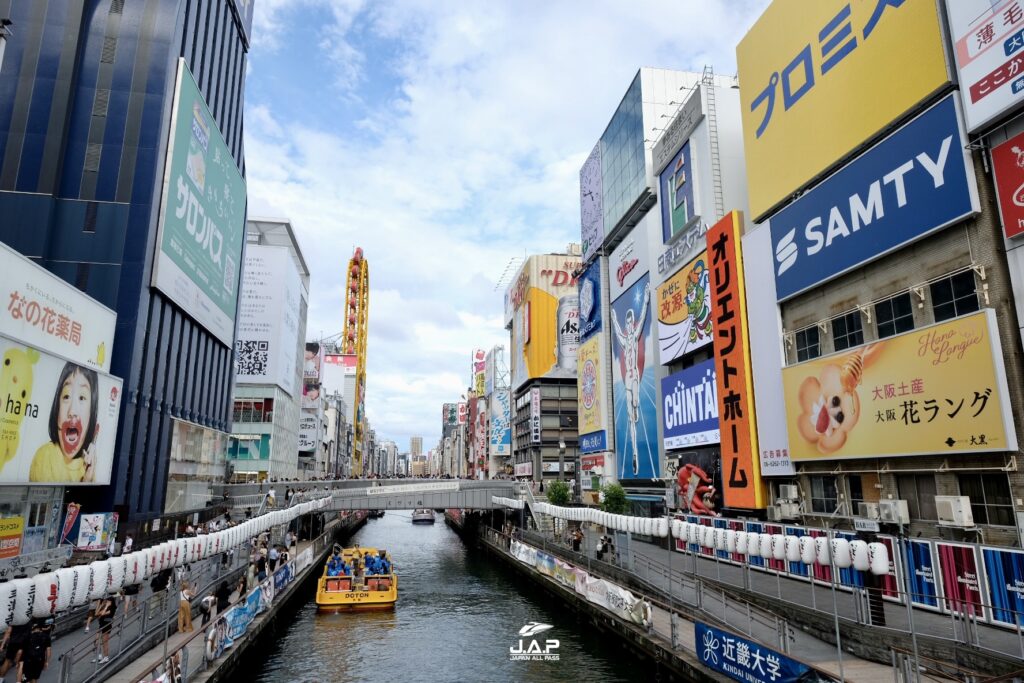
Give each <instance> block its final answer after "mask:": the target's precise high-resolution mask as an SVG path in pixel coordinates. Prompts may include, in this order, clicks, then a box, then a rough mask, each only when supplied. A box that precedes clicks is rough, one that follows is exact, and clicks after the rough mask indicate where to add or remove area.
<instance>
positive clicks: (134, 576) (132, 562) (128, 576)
mask: <svg viewBox="0 0 1024 683" xmlns="http://www.w3.org/2000/svg"><path fill="white" fill-rule="evenodd" d="M141 555H142V554H141V553H128V554H127V555H126V556H125V560H126V564H125V567H124V583H125V585H126V586H134V585H135V584H137V583H142V574H143V572H144V571H145V570H144V569H143V567H142V557H141Z"/></svg>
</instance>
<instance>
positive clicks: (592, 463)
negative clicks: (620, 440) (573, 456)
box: [580, 455, 604, 472]
mask: <svg viewBox="0 0 1024 683" xmlns="http://www.w3.org/2000/svg"><path fill="white" fill-rule="evenodd" d="M598 467H602V468H603V467H604V455H582V456H580V469H582V470H583V471H584V472H590V471H591V470H594V469H596V468H598Z"/></svg>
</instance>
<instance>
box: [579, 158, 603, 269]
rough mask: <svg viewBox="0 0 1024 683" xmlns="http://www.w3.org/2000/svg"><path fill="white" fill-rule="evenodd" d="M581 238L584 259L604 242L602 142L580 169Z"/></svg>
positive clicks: (587, 259)
mask: <svg viewBox="0 0 1024 683" xmlns="http://www.w3.org/2000/svg"><path fill="white" fill-rule="evenodd" d="M580 238H581V243H582V245H583V261H584V262H586V261H589V260H590V258H591V257H592V256H593V255H594V254H596V253H597V250H598V249H600V248H601V243H602V242H604V185H603V183H602V181H601V143H600V142H598V143H597V144H596V145H594V150H593V151H592V152H591V153H590V156H589V157H587V160H586V161H584V162H583V168H581V169H580Z"/></svg>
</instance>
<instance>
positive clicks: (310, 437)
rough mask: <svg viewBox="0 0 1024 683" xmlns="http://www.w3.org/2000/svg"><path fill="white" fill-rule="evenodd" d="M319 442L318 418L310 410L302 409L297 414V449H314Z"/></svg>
mask: <svg viewBox="0 0 1024 683" xmlns="http://www.w3.org/2000/svg"><path fill="white" fill-rule="evenodd" d="M319 442H320V419H319V417H317V414H316V413H315V412H312V411H308V410H303V411H302V412H301V413H300V416H299V450H300V451H307V452H308V451H315V450H316V449H317V444H318V443H319Z"/></svg>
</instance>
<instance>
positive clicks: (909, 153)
mask: <svg viewBox="0 0 1024 683" xmlns="http://www.w3.org/2000/svg"><path fill="white" fill-rule="evenodd" d="M965 145H966V141H965V137H964V133H963V130H962V128H961V125H960V117H959V112H958V103H957V101H956V99H955V96H954V95H949V96H947V97H946V98H945V99H943V100H942V101H941V102H939V103H938V104H936V105H935V106H933V107H932V108H931V109H929V110H927V111H925V112H924V113H922V114H921V115H919V116H918V117H917V118H915V119H913V120H911V121H910V122H909V123H907V124H906V125H905V126H903V127H902V128H900V129H899V130H897V131H896V132H895V133H893V134H892V135H890V136H889V137H887V138H886V139H884V140H882V141H881V142H879V143H878V144H877V145H875V146H874V147H872V148H871V149H869V150H868V151H867V152H865V153H864V154H862V155H861V156H859V157H857V158H856V159H854V160H853V161H851V162H850V163H849V164H847V165H846V166H844V167H843V168H842V169H840V170H839V171H838V172H836V173H835V174H834V175H832V176H830V177H829V178H827V179H826V180H824V181H823V182H822V183H820V184H819V185H817V186H816V187H814V188H813V189H811V190H810V191H809V192H807V194H805V195H803V196H802V197H800V199H798V200H796V201H795V202H793V203H792V204H790V205H789V206H787V207H786V208H784V209H783V210H782V211H779V212H778V213H777V214H776V215H775V216H773V217H772V219H771V234H772V249H773V251H774V254H775V287H776V290H777V292H776V294H777V296H778V298H779V300H780V301H782V300H784V299H788V298H789V297H792V296H793V295H795V294H799V293H800V292H802V291H804V290H806V289H808V288H810V287H813V286H814V285H816V284H819V283H821V282H825V281H826V280H830V279H832V278H834V277H836V276H837V275H840V274H842V273H844V272H846V271H848V270H850V269H852V268H855V267H857V266H860V265H863V264H864V263H867V262H868V261H871V260H873V259H876V258H878V257H879V256H882V255H883V254H886V253H888V252H890V251H892V250H894V249H896V248H898V247H901V246H904V245H906V244H908V243H910V242H913V241H914V240H917V239H919V238H921V237H923V236H925V235H927V234H928V233H930V232H933V231H935V230H938V229H940V228H943V227H945V226H948V225H950V224H952V223H955V222H956V221H958V220H960V219H963V218H965V217H967V216H969V215H970V214H972V213H975V212H977V211H978V191H977V186H976V185H975V179H974V170H973V167H972V166H971V160H970V156H969V152H967V151H966V150H965Z"/></svg>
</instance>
